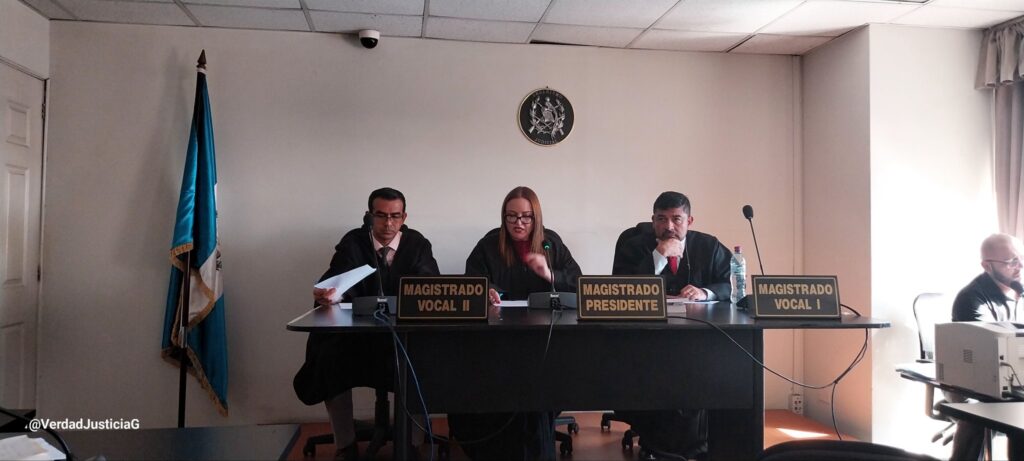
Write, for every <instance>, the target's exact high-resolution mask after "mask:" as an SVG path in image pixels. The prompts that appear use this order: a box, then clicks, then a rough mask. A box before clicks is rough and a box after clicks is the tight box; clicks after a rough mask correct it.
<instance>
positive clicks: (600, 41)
mask: <svg viewBox="0 0 1024 461" xmlns="http://www.w3.org/2000/svg"><path fill="white" fill-rule="evenodd" d="M641 32H643V29H623V28H616V27H588V26H565V25H560V24H541V25H539V26H537V30H536V31H534V32H533V36H532V37H530V39H531V40H540V41H543V42H553V43H566V44H573V45H593V46H609V47H615V48H622V47H625V46H626V45H628V44H629V42H632V41H633V39H634V38H636V37H637V36H638V35H640V33H641Z"/></svg>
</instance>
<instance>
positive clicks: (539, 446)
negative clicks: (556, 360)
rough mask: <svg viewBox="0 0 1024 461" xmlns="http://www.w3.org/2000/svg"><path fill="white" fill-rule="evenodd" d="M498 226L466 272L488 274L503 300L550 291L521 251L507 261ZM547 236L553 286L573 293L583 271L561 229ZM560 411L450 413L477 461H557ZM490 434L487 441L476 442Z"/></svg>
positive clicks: (450, 420)
mask: <svg viewBox="0 0 1024 461" xmlns="http://www.w3.org/2000/svg"><path fill="white" fill-rule="evenodd" d="M499 231H500V229H494V230H492V231H490V232H488V233H487V235H485V236H484V238H482V239H480V242H479V243H477V245H476V247H475V248H473V251H472V253H470V255H469V258H468V259H466V275H477V276H485V277H487V279H488V280H489V281H490V283H491V288H494V289H495V290H498V291H499V292H503V293H505V295H504V296H503V298H502V299H506V300H522V299H526V298H528V297H529V294H530V293H534V292H544V291H551V283H550V282H548V281H547V280H544V279H543V278H541V277H540V276H538V275H537V274H536V273H534V272H533V271H532V270H530V268H529V267H526V266H525V265H524V264H523V263H522V262H521V261H519V257H518V255H517V256H516V262H515V263H514V264H513V265H512V266H507V265H505V260H504V258H502V257H501V253H500V252H499V251H498V232H499ZM544 238H546V239H547V240H548V241H550V242H551V249H550V250H549V251H548V254H549V255H550V256H549V261H550V263H551V267H552V268H553V270H552V273H553V276H554V277H553V278H554V282H555V289H556V290H557V291H569V292H575V291H576V284H577V280H576V279H577V278H578V277H579V276H580V275H581V272H580V267H579V265H578V264H576V261H575V260H574V259H573V258H572V253H570V252H569V248H567V247H566V246H565V244H564V243H562V239H561V237H559V236H558V234H557V233H555V232H554V231H552V230H548V229H545V230H544ZM512 251H513V252H514V251H515V250H514V249H513V250H512ZM563 315H566V314H563ZM555 353H558V352H555ZM539 359H540V358H539V357H538V360H539ZM556 415H557V413H555V412H520V413H480V414H450V415H448V423H449V427H450V429H451V433H452V435H453V436H455V438H456V439H457V440H458V441H459V446H460V447H461V448H462V449H463V451H464V452H465V453H466V454H467V455H468V456H469V457H470V458H471V459H473V460H551V461H553V460H554V459H555V426H554V418H555V416H556ZM489 436H491V437H490V438H488V439H487V440H485V441H479V442H476V441H478V440H480V439H483V438H486V437H489ZM465 442H471V443H465Z"/></svg>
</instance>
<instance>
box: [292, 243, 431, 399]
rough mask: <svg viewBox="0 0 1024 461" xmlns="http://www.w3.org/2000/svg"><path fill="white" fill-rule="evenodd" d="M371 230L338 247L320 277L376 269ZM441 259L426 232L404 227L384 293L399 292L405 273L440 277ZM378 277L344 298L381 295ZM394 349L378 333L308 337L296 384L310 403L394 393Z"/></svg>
mask: <svg viewBox="0 0 1024 461" xmlns="http://www.w3.org/2000/svg"><path fill="white" fill-rule="evenodd" d="M378 259H379V258H378V257H377V252H376V251H374V249H373V242H372V241H371V237H370V228H369V226H365V225H364V226H363V227H360V228H357V229H353V230H351V231H349V232H348V233H347V234H345V236H344V237H342V238H341V241H340V242H338V245H336V246H335V247H334V257H332V258H331V265H330V267H329V268H328V269H327V271H326V272H324V275H323V276H322V277H320V280H325V279H328V278H330V277H334V276H335V275H338V274H341V273H344V272H347V271H349V270H352V269H355V268H357V267H360V266H362V265H364V264H369V265H370V266H373V267H377V260H378ZM439 273H440V271H439V270H438V268H437V261H435V260H434V254H433V252H432V250H431V246H430V241H428V240H427V239H426V238H424V237H423V234H420V233H419V232H417V231H415V230H413V229H409V228H408V227H406V226H402V239H401V240H400V241H399V243H398V251H396V252H395V255H394V259H393V261H392V262H391V267H389V268H386V269H382V270H381V279H382V280H383V282H384V294H385V295H389V296H394V295H397V294H398V284H399V281H400V279H401V278H402V277H403V276H406V275H438V274H439ZM379 285H380V284H379V283H378V282H377V276H376V275H374V274H371V275H370V276H369V277H366V278H365V279H363V280H362V281H361V282H359V283H357V284H356V285H355V286H353V287H352V288H351V289H349V290H348V291H347V292H345V293H344V295H343V300H346V301H350V300H351V299H352V298H355V297H359V296H374V295H376V294H377V293H378V287H379ZM394 361H395V358H394V345H393V343H392V338H391V336H389V335H383V334H376V333H360V334H350V333H346V334H343V335H341V334H331V333H310V335H309V339H308V340H307V341H306V361H305V363H303V364H302V368H300V369H299V372H298V373H296V375H295V379H294V380H293V381H292V385H293V387H294V388H295V394H296V395H297V396H298V397H299V400H302V402H303V403H305V404H306V405H314V404H317V403H319V402H322V401H324V400H328V399H330V398H331V397H334V396H335V395H338V394H340V393H341V392H344V391H346V390H349V389H351V388H353V387H373V388H381V389H388V390H391V389H392V388H393V387H394Z"/></svg>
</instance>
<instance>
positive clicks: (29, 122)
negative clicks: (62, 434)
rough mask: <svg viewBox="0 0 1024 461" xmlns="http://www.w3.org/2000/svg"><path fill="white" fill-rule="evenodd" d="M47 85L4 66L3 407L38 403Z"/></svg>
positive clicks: (0, 141) (0, 204) (0, 176)
mask: <svg viewBox="0 0 1024 461" xmlns="http://www.w3.org/2000/svg"><path fill="white" fill-rule="evenodd" d="M42 135H43V82H42V81H41V80H39V79H36V78H35V77H32V76H29V75H27V74H25V73H22V72H20V71H18V70H15V69H14V68H12V67H10V66H8V65H6V64H4V63H0V405H3V406H5V407H7V408H34V407H35V403H36V401H35V400H36V313H37V311H38V307H39V304H38V303H39V301H38V299H39V279H38V275H37V274H38V267H39V216H40V214H39V209H40V197H41V194H42V188H41V179H42V171H41V170H42V163H43V161H42V159H43V145H42V144H43V143H42V141H43V136H42Z"/></svg>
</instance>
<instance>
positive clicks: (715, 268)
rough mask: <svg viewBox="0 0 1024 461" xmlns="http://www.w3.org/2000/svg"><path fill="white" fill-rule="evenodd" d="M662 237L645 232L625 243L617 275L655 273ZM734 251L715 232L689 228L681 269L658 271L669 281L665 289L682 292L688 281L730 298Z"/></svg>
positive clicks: (619, 253)
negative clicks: (730, 268) (658, 237)
mask: <svg viewBox="0 0 1024 461" xmlns="http://www.w3.org/2000/svg"><path fill="white" fill-rule="evenodd" d="M657 247H658V240H657V239H656V238H655V236H654V234H653V233H651V232H641V233H640V234H639V235H635V236H633V237H631V238H629V239H627V240H626V241H625V242H623V243H622V246H621V247H620V248H619V250H618V251H617V252H616V254H615V264H614V266H613V267H612V274H614V275H654V256H652V255H651V252H653V251H654V249H655V248H657ZM730 259H732V252H731V251H729V249H728V248H726V247H725V245H722V243H721V242H719V241H718V238H716V237H715V236H713V235H710V234H705V233H703V232H697V231H695V230H689V231H687V232H686V249H685V250H684V251H683V258H682V259H681V260H680V261H679V270H678V271H677V272H676V273H675V274H673V273H672V271H670V270H668V266H665V269H664V270H663V271H661V274H658V275H659V276H660V277H661V278H662V279H664V280H665V292H666V293H668V294H670V295H678V294H679V292H680V291H681V290H682V289H683V287H685V286H686V285H687V284H690V285H693V286H695V287H697V288H707V289H708V290H711V291H712V292H713V293H714V294H715V296H716V297H717V299H718V300H722V301H724V300H728V299H729V292H730V291H731V290H732V288H731V284H730V283H729V260H730Z"/></svg>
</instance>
